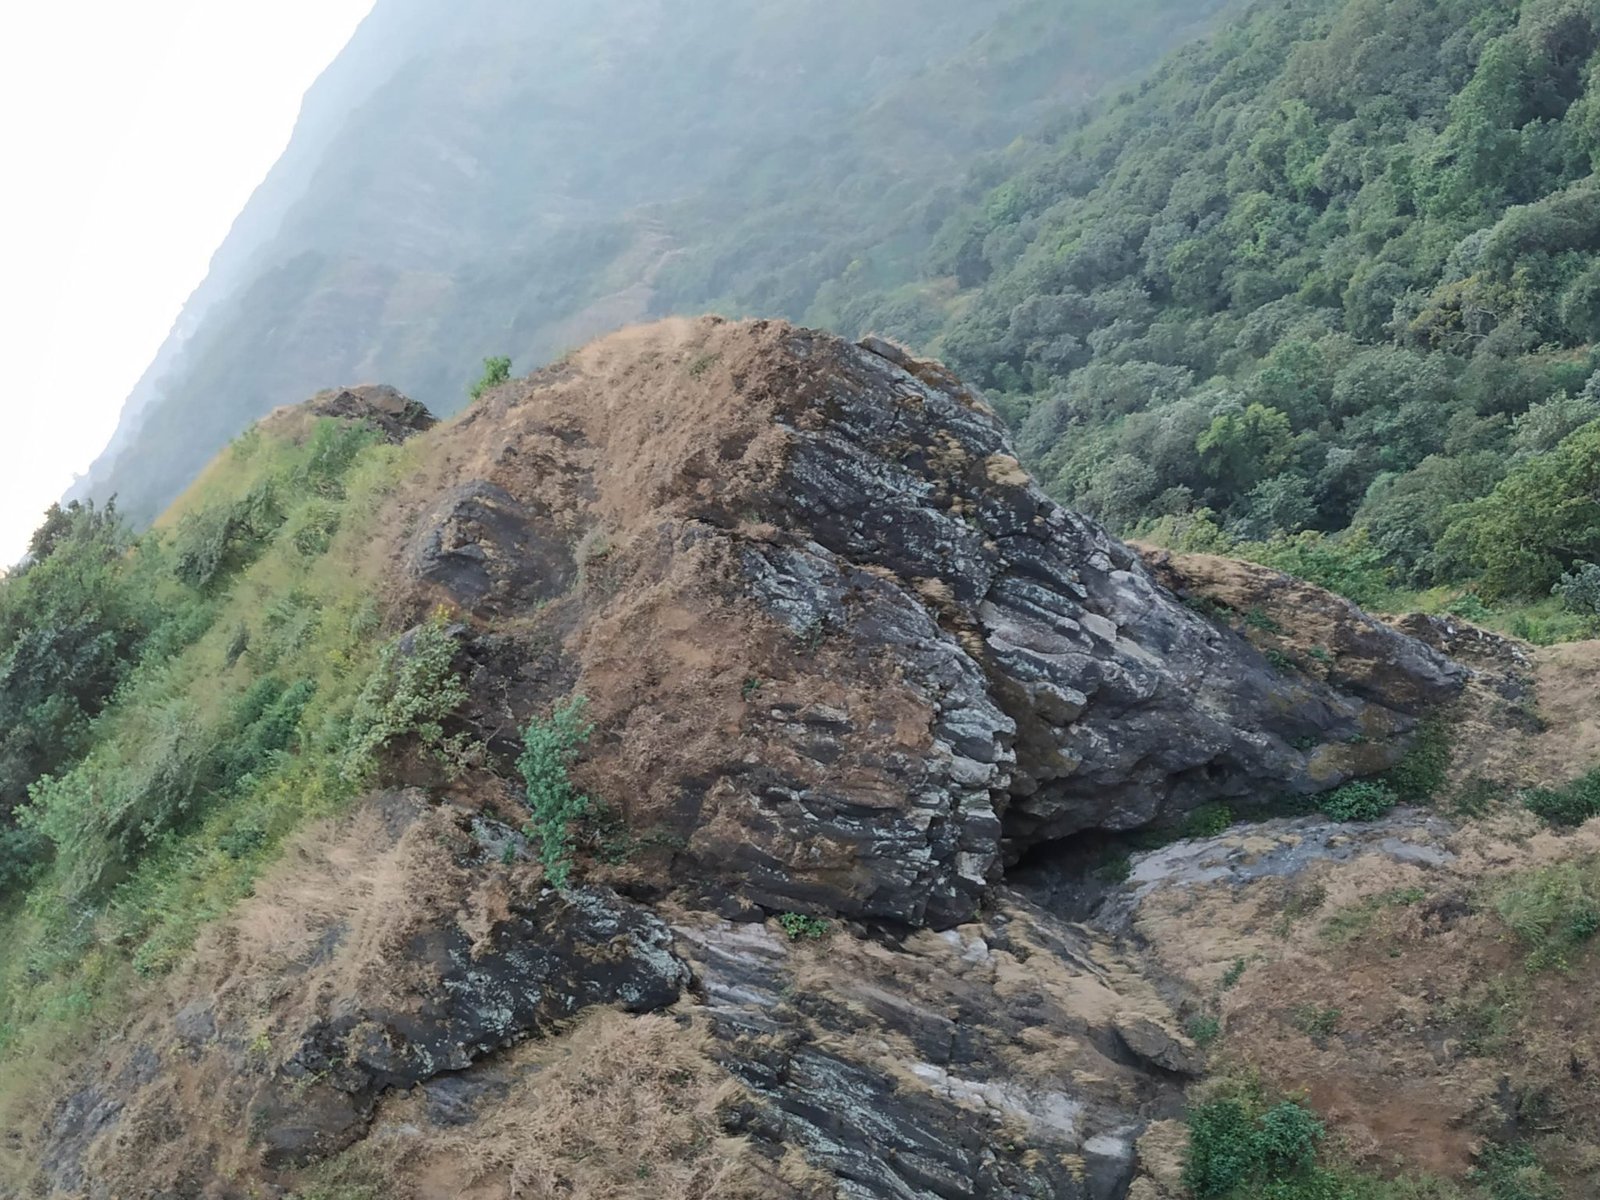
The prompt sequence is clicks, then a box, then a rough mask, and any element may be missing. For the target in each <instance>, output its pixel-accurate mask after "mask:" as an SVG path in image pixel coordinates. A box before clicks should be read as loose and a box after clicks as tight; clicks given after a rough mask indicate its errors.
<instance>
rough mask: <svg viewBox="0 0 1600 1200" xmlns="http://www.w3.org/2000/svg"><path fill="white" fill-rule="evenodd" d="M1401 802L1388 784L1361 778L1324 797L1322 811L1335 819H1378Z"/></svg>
mask: <svg viewBox="0 0 1600 1200" xmlns="http://www.w3.org/2000/svg"><path fill="white" fill-rule="evenodd" d="M1399 802H1400V797H1399V796H1397V795H1396V794H1395V793H1394V791H1393V790H1392V789H1390V788H1389V787H1388V786H1387V785H1386V784H1382V783H1375V782H1373V781H1372V780H1370V779H1361V780H1357V781H1356V782H1354V783H1347V784H1345V785H1344V786H1343V787H1341V788H1339V789H1338V790H1337V791H1334V792H1330V793H1329V794H1328V795H1327V796H1325V797H1323V800H1322V811H1323V812H1325V813H1327V814H1328V816H1330V817H1332V818H1333V819H1334V820H1335V821H1376V820H1378V819H1379V818H1380V817H1382V816H1383V815H1384V814H1385V813H1387V812H1388V811H1389V810H1390V809H1391V808H1393V807H1394V806H1395V805H1396V804H1398V803H1399Z"/></svg>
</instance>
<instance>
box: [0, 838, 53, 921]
mask: <svg viewBox="0 0 1600 1200" xmlns="http://www.w3.org/2000/svg"><path fill="white" fill-rule="evenodd" d="M50 855H51V847H50V842H49V840H48V839H47V838H44V837H41V836H40V835H39V834H37V833H35V832H34V831H33V830H31V829H14V828H12V829H8V828H5V827H0V903H4V902H5V901H6V900H8V899H10V898H11V897H12V896H15V895H16V894H17V893H19V892H21V891H23V890H24V889H26V888H27V886H28V885H29V884H31V883H32V882H33V881H34V880H35V879H37V878H38V877H39V875H40V873H41V872H43V871H44V869H45V868H46V867H48V866H49V865H50Z"/></svg>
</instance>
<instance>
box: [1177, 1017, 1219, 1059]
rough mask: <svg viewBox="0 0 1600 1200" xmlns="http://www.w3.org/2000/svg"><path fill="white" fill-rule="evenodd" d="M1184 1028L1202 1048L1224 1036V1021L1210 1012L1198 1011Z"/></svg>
mask: <svg viewBox="0 0 1600 1200" xmlns="http://www.w3.org/2000/svg"><path fill="white" fill-rule="evenodd" d="M1184 1029H1185V1030H1187V1031H1188V1034H1189V1036H1190V1037H1191V1038H1193V1039H1194V1044H1195V1045H1196V1046H1199V1047H1200V1048H1201V1049H1202V1050H1204V1049H1206V1048H1207V1047H1209V1046H1210V1045H1211V1044H1212V1043H1214V1042H1215V1041H1216V1040H1217V1039H1218V1038H1219V1037H1221V1036H1222V1022H1221V1021H1220V1020H1218V1019H1217V1018H1216V1017H1214V1016H1212V1015H1211V1014H1210V1013H1196V1014H1195V1015H1194V1016H1192V1017H1190V1018H1189V1020H1188V1022H1187V1023H1186V1024H1185V1025H1184Z"/></svg>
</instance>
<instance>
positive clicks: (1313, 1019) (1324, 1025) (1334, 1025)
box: [1294, 1004, 1344, 1041]
mask: <svg viewBox="0 0 1600 1200" xmlns="http://www.w3.org/2000/svg"><path fill="white" fill-rule="evenodd" d="M1343 1016H1344V1012H1343V1011H1342V1010H1341V1009H1337V1008H1333V1007H1331V1006H1324V1005H1320V1004H1303V1005H1301V1006H1300V1007H1299V1008H1297V1009H1295V1010H1294V1027H1295V1028H1296V1029H1298V1030H1299V1031H1300V1032H1301V1033H1303V1034H1305V1035H1306V1036H1307V1037H1309V1038H1313V1039H1315V1040H1317V1041H1321V1040H1323V1039H1324V1038H1330V1037H1332V1036H1333V1035H1334V1034H1336V1033H1338V1032H1339V1019H1340V1018H1341V1017H1343Z"/></svg>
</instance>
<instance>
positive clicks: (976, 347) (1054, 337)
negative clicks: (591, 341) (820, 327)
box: [813, 0, 1600, 628]
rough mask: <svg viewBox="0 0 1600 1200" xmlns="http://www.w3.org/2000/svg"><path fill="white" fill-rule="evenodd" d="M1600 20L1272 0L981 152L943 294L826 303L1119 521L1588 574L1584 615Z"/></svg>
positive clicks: (1394, 556)
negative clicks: (1029, 139)
mask: <svg viewBox="0 0 1600 1200" xmlns="http://www.w3.org/2000/svg"><path fill="white" fill-rule="evenodd" d="M1597 27H1600V6H1597V5H1595V4H1593V3H1590V2H1586V0H1526V2H1521V3H1519V2H1514V0H1291V2H1290V3H1280V2H1273V3H1264V4H1258V5H1255V6H1254V7H1253V8H1252V9H1251V10H1250V11H1249V12H1248V13H1247V14H1246V15H1244V16H1243V17H1242V18H1241V19H1239V20H1237V21H1234V22H1232V23H1231V24H1229V25H1228V26H1227V28H1226V30H1225V31H1224V32H1222V33H1221V34H1219V35H1218V36H1217V37H1216V38H1214V39H1213V40H1212V41H1210V42H1209V43H1204V44H1196V45H1193V46H1190V47H1188V48H1187V49H1185V50H1183V51H1182V52H1180V53H1178V54H1177V55H1175V56H1174V57H1173V58H1172V59H1171V60H1170V61H1169V62H1168V63H1167V64H1166V65H1165V66H1163V68H1162V69H1161V70H1160V72H1159V73H1158V74H1157V75H1156V76H1155V77H1154V78H1152V79H1150V80H1149V81H1147V82H1146V83H1144V84H1143V85H1141V86H1139V87H1138V88H1134V89H1130V90H1128V91H1126V92H1124V93H1123V94H1121V95H1120V96H1118V97H1117V98H1115V100H1114V101H1112V102H1109V103H1106V104H1104V105H1102V106H1100V108H1099V109H1098V110H1097V111H1093V112H1091V113H1090V114H1089V115H1087V116H1084V117H1081V118H1080V117H1075V118H1072V119H1069V120H1067V121H1065V122H1063V124H1062V127H1061V128H1059V129H1058V130H1057V132H1056V133H1055V134H1054V135H1053V136H1051V137H1049V138H1046V139H1042V140H1040V141H1038V142H1033V143H1029V144H1025V145H1017V146H1015V147H1013V148H1011V149H1010V150H1008V151H1007V152H1006V153H1005V154H1004V155H1001V156H999V157H997V158H995V159H994V160H993V161H992V162H991V163H989V164H988V165H987V166H985V167H984V168H983V169H981V170H979V171H978V172H977V173H976V174H975V176H974V179H973V185H972V188H973V190H972V192H971V194H970V197H969V201H968V203H967V204H966V205H965V206H964V207H963V209H962V210H961V211H960V212H958V213H956V214H955V215H953V216H952V217H950V218H949V219H948V220H947V221H946V222H945V223H944V225H943V226H942V228H941V230H940V232H939V234H938V236H937V239H936V243H935V245H934V247H933V250H932V251H931V253H930V254H929V255H928V256H927V257H926V259H925V260H924V262H923V264H922V271H923V275H924V279H923V281H922V282H920V283H912V284H909V285H907V286H902V287H900V288H898V289H895V290H889V291H885V290H881V289H880V290H876V291H875V290H873V289H871V288H863V289H852V287H851V280H850V277H849V276H846V277H845V278H843V279H841V280H840V281H839V283H838V285H837V287H836V289H835V290H834V291H832V292H831V293H829V301H830V302H829V303H827V304H823V305H820V306H819V308H818V309H817V310H816V311H815V312H814V313H813V316H814V317H817V318H822V319H828V320H831V321H833V322H834V323H836V324H839V325H842V326H844V327H846V328H866V327H869V326H872V327H878V328H882V329H884V330H886V331H889V332H892V333H896V334H899V335H900V336H903V337H905V338H907V339H909V340H911V341H914V342H919V343H931V344H934V345H935V346H937V347H938V348H940V349H941V350H942V351H943V353H944V355H945V356H947V357H948V358H949V360H950V361H951V362H952V363H954V364H955V365H956V366H958V367H959V368H960V369H962V370H963V371H965V372H967V373H968V374H970V375H971V376H973V377H975V378H977V379H978V380H980V381H981V382H982V383H983V384H984V385H985V386H986V387H988V388H989V389H991V391H992V392H993V393H994V394H995V395H996V397H997V398H998V400H999V402H1000V403H1001V405H1002V406H1003V407H1004V409H1005V410H1006V412H1007V413H1008V415H1010V416H1011V418H1012V419H1013V421H1014V422H1015V424H1016V426H1017V428H1018V430H1019V441H1020V444H1021V447H1022V449H1023V451H1024V452H1025V454H1026V455H1027V456H1028V457H1029V459H1030V460H1031V462H1032V463H1033V464H1034V465H1036V467H1037V468H1038V470H1039V471H1040V472H1041V474H1042V477H1043V478H1044V479H1045V481H1046V483H1047V486H1049V487H1050V488H1051V489H1052V491H1053V492H1054V494H1056V495H1057V496H1059V497H1061V498H1062V499H1064V500H1066V501H1068V502H1069V503H1071V504H1074V505H1077V506H1081V507H1084V508H1086V509H1088V510H1090V511H1092V512H1095V513H1097V514H1099V515H1101V516H1102V517H1104V518H1105V519H1106V520H1107V521H1108V522H1109V523H1111V524H1112V525H1113V526H1114V527H1116V528H1118V529H1120V530H1123V531H1125V532H1136V531H1145V532H1146V533H1151V534H1154V535H1155V536H1159V537H1162V538H1165V539H1167V540H1176V541H1177V542H1178V543H1180V544H1183V545H1188V546H1191V547H1200V546H1205V547H1212V548H1222V547H1227V546H1229V545H1231V544H1233V542H1234V541H1235V540H1237V539H1244V540H1246V541H1248V542H1253V543H1259V542H1263V541H1268V540H1272V539H1278V541H1277V542H1276V543H1275V544H1274V545H1272V546H1271V547H1262V546H1256V547H1255V549H1254V550H1253V551H1252V552H1253V553H1256V554H1258V555H1265V556H1267V557H1272V558H1274V559H1275V560H1277V561H1280V562H1282V563H1283V565H1287V566H1291V567H1296V568H1298V569H1302V570H1311V571H1312V572H1313V573H1320V575H1321V576H1322V577H1324V578H1326V579H1329V580H1330V581H1333V582H1338V583H1341V584H1342V585H1343V586H1345V587H1347V588H1352V589H1355V590H1356V591H1357V592H1358V593H1359V594H1363V595H1365V596H1366V598H1369V599H1370V598H1372V597H1373V596H1374V595H1375V594H1376V593H1377V592H1379V591H1381V590H1382V589H1383V588H1384V587H1386V586H1390V585H1395V584H1399V585H1409V586H1422V585H1427V584H1433V583H1442V582H1452V583H1457V584H1459V585H1462V586H1470V587H1473V588H1476V589H1478V593H1479V595H1480V596H1481V597H1482V598H1484V599H1494V598H1497V597H1505V596H1510V595H1521V596H1527V597H1538V596H1546V597H1548V596H1549V594H1550V591H1551V589H1552V587H1556V586H1559V585H1560V584H1561V582H1562V579H1563V576H1564V575H1567V576H1568V577H1569V578H1568V584H1569V586H1568V588H1567V590H1568V592H1570V593H1571V594H1572V596H1573V601H1572V604H1573V606H1574V607H1575V609H1576V610H1577V611H1578V612H1579V613H1580V614H1581V615H1583V616H1585V617H1588V618H1592V617H1593V616H1594V615H1595V611H1596V609H1595V602H1596V595H1597V587H1596V583H1595V575H1596V573H1595V572H1590V573H1588V574H1586V575H1584V576H1583V578H1581V579H1578V578H1573V577H1572V576H1573V574H1574V573H1575V572H1579V571H1581V568H1580V566H1579V564H1581V563H1584V562H1592V561H1595V560H1596V559H1600V506H1597V481H1600V425H1597V424H1595V422H1596V420H1597V418H1600V377H1597V376H1596V374H1595V369H1596V367H1597V366H1600V357H1597V355H1596V354H1595V352H1594V350H1593V344H1594V342H1595V340H1596V338H1597V337H1600V188H1597V187H1596V184H1595V181H1594V178H1593V175H1592V172H1593V171H1594V169H1595V165H1596V161H1597V157H1600V59H1597V58H1596V56H1595V51H1596V45H1597ZM1346 530H1349V531H1350V532H1349V533H1347V534H1344V535H1343V536H1340V537H1339V538H1337V539H1336V540H1334V541H1331V542H1329V541H1322V540H1318V539H1315V538H1307V537H1304V536H1301V537H1300V538H1299V540H1298V541H1296V542H1294V543H1293V544H1289V543H1287V542H1284V541H1282V539H1284V538H1286V537H1289V536H1290V535H1297V534H1303V532H1304V531H1312V532H1313V533H1330V534H1331V533H1339V532H1340V531H1346ZM1470 603H1471V602H1470V601H1469V605H1470ZM1557 624H1558V625H1560V623H1559V622H1558V623H1557ZM1563 628H1571V626H1570V625H1569V626H1563Z"/></svg>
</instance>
